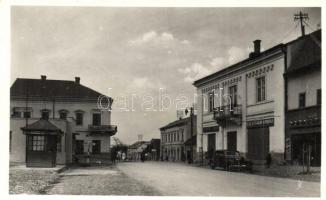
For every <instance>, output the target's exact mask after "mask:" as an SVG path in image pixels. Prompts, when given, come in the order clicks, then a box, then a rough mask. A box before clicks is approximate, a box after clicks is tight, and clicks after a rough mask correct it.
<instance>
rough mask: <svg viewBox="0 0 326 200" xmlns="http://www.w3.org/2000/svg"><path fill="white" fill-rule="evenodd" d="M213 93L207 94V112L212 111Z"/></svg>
mask: <svg viewBox="0 0 326 200" xmlns="http://www.w3.org/2000/svg"><path fill="white" fill-rule="evenodd" d="M214 106H215V105H214V91H211V92H209V93H208V112H213V111H214Z"/></svg>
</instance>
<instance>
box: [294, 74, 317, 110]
mask: <svg viewBox="0 0 326 200" xmlns="http://www.w3.org/2000/svg"><path fill="white" fill-rule="evenodd" d="M317 89H321V73H320V71H312V72H309V73H305V74H302V75H300V76H297V77H290V78H289V79H288V109H289V110H291V109H297V108H299V93H302V92H306V106H307V107H309V106H314V105H316V104H317Z"/></svg>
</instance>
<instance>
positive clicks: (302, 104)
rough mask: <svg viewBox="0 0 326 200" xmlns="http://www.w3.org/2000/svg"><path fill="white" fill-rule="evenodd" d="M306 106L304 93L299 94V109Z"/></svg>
mask: <svg viewBox="0 0 326 200" xmlns="http://www.w3.org/2000/svg"><path fill="white" fill-rule="evenodd" d="M305 106H306V93H300V94H299V108H303V107H305Z"/></svg>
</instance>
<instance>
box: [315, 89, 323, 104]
mask: <svg viewBox="0 0 326 200" xmlns="http://www.w3.org/2000/svg"><path fill="white" fill-rule="evenodd" d="M316 104H317V105H321V104H322V93H321V89H317V91H316Z"/></svg>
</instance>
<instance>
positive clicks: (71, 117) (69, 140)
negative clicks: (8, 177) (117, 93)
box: [10, 76, 117, 167]
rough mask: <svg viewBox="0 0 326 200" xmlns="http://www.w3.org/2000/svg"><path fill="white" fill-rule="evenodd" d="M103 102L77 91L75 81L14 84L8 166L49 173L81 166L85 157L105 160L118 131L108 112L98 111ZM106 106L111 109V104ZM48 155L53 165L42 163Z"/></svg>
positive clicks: (80, 88)
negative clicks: (49, 168) (67, 166)
mask: <svg viewBox="0 0 326 200" xmlns="http://www.w3.org/2000/svg"><path fill="white" fill-rule="evenodd" d="M101 96H103V95H102V94H100V93H98V92H96V91H94V90H92V89H90V88H88V87H86V86H83V85H81V84H80V78H79V77H76V78H75V81H63V80H47V79H46V76H41V79H20V78H18V79H16V81H15V82H14V84H13V85H12V87H11V89H10V111H11V117H10V161H12V162H26V164H27V166H36V167H37V166H52V167H53V166H55V165H56V164H69V163H72V162H74V161H82V160H83V159H85V155H89V157H91V158H90V159H92V158H94V159H105V158H106V157H107V156H108V155H109V151H110V137H111V136H112V135H114V134H115V133H116V132H117V127H116V126H114V125H111V112H110V111H109V110H103V109H99V107H98V99H99V97H101ZM103 99H105V98H103ZM105 100H106V105H108V106H111V104H112V102H113V100H112V98H110V97H107V98H106V99H105ZM105 100H103V105H104V104H105ZM51 131H52V132H51ZM54 132H55V134H54ZM53 135H54V136H53ZM49 152H52V153H51V160H52V163H50V161H48V162H46V161H45V160H46V159H45V158H46V157H48V155H47V153H49ZM54 152H56V153H54ZM108 159H109V158H108ZM54 161H55V162H54Z"/></svg>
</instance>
